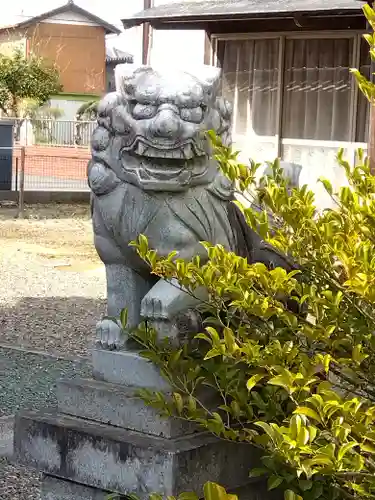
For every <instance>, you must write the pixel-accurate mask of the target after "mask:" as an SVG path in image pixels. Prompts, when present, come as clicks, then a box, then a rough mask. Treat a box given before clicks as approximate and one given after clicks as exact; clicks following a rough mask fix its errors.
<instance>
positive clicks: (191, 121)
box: [116, 64, 231, 163]
mask: <svg viewBox="0 0 375 500" xmlns="http://www.w3.org/2000/svg"><path fill="white" fill-rule="evenodd" d="M219 85H220V69H219V68H214V67H211V66H202V67H200V68H199V70H196V71H195V72H189V71H182V70H173V69H168V68H165V69H164V68H160V69H158V68H155V69H154V68H151V67H149V66H135V65H131V64H122V65H118V66H117V68H116V87H117V93H118V94H120V95H121V97H122V98H123V99H124V107H123V110H122V113H121V115H122V117H121V118H122V120H123V121H124V123H123V127H122V128H123V133H122V144H123V151H122V152H123V153H125V154H130V155H132V156H136V157H137V156H138V157H142V158H145V157H146V158H149V159H150V160H151V161H153V162H156V163H157V162H158V161H163V162H165V163H169V162H170V161H173V163H180V162H181V161H183V162H187V161H189V160H193V159H194V158H197V157H202V156H206V155H207V154H208V153H209V150H208V143H207V140H206V139H205V135H204V132H206V131H207V130H215V131H216V133H218V134H221V135H222V136H223V138H224V139H225V141H229V128H230V115H231V110H230V107H229V105H227V104H226V103H225V102H224V101H223V100H220V99H219V98H218V90H219ZM224 136H225V137H224Z"/></svg>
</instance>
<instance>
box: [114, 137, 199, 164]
mask: <svg viewBox="0 0 375 500" xmlns="http://www.w3.org/2000/svg"><path fill="white" fill-rule="evenodd" d="M124 149H125V151H127V153H129V154H133V155H137V156H143V157H147V158H153V159H159V158H160V159H167V160H185V161H188V160H193V159H194V158H196V157H201V156H204V155H205V152H204V151H203V150H202V149H200V148H198V147H197V145H196V144H195V143H194V142H191V141H189V142H185V143H184V144H178V145H176V144H175V143H174V144H165V143H164V144H158V145H155V144H151V143H149V142H147V141H145V140H144V139H142V140H140V139H138V140H137V141H135V142H134V143H133V144H132V146H130V147H128V148H124Z"/></svg>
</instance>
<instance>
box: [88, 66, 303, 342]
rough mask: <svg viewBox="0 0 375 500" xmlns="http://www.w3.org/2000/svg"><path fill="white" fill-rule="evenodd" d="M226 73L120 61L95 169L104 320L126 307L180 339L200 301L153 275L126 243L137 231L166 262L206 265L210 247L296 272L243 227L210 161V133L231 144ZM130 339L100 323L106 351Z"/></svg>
mask: <svg viewBox="0 0 375 500" xmlns="http://www.w3.org/2000/svg"><path fill="white" fill-rule="evenodd" d="M220 76H221V70H220V69H219V68H216V67H211V66H203V67H201V68H199V69H197V70H196V71H193V72H189V71H187V70H177V69H176V70H173V69H168V68H152V67H149V66H135V65H131V64H122V65H119V66H117V68H116V89H117V90H116V92H113V93H110V94H108V95H107V96H106V97H104V98H103V99H102V101H101V102H100V103H99V106H98V125H97V128H96V129H95V131H94V133H93V136H92V143H91V146H92V159H91V160H90V162H89V166H88V182H89V186H90V188H91V191H92V200H91V208H92V219H93V229H94V242H95V247H96V249H97V252H98V254H99V256H100V258H101V260H102V261H103V263H104V265H105V269H106V279H107V315H108V316H110V317H119V316H120V313H121V310H122V309H124V308H126V309H127V310H128V327H129V328H132V327H136V326H137V325H138V324H139V323H140V322H141V321H142V320H146V321H149V322H151V324H153V325H156V326H155V327H156V328H157V330H158V331H160V332H162V334H163V335H167V336H170V337H173V336H176V335H178V331H176V330H178V328H179V327H178V326H176V325H178V324H179V323H178V318H179V317H181V315H183V313H184V312H186V311H187V310H191V309H192V308H194V306H196V305H197V298H194V297H192V296H191V295H189V294H188V293H186V292H185V291H184V290H183V289H182V288H181V287H180V286H179V285H178V284H177V283H174V282H168V281H165V280H163V279H159V278H158V277H156V276H155V275H153V274H151V272H150V269H149V267H148V266H147V264H146V263H145V262H144V261H143V260H142V259H141V258H140V257H139V255H138V254H137V251H136V249H134V248H133V247H131V246H129V244H130V242H131V241H133V240H136V239H137V238H138V236H139V235H140V234H144V235H145V236H146V237H147V238H148V241H149V247H150V248H153V249H155V250H156V251H157V253H158V255H160V256H167V255H168V254H169V253H170V252H172V251H174V250H175V251H177V252H178V257H179V258H183V259H186V260H191V259H192V257H194V256H196V255H200V257H201V262H202V263H204V262H205V261H207V258H208V257H207V254H206V251H205V249H204V248H203V246H202V245H201V243H200V242H201V241H209V242H210V243H212V244H221V245H223V246H224V247H225V248H226V249H228V250H232V251H235V252H236V253H237V254H239V255H241V256H244V257H247V258H248V260H249V262H264V263H265V264H266V265H268V266H278V265H280V266H282V267H284V268H286V269H288V270H289V269H291V268H292V267H293V265H292V264H291V263H290V262H289V261H288V259H287V258H286V257H284V256H282V255H280V254H279V253H278V252H276V250H275V249H273V248H272V247H270V246H269V245H267V244H266V243H265V242H263V241H262V240H261V239H260V238H259V236H258V235H257V234H256V233H254V232H253V231H252V230H251V229H250V228H249V227H248V226H247V225H246V223H245V220H244V218H243V216H242V213H241V212H240V210H239V209H238V208H237V207H236V206H235V204H233V203H232V200H233V199H234V195H233V186H232V184H231V183H230V181H229V180H228V179H227V178H226V177H225V176H224V175H223V174H222V173H221V172H220V170H219V168H218V165H217V162H216V161H215V160H214V159H213V157H212V151H211V145H210V141H209V140H208V139H207V135H206V134H205V132H206V131H208V130H212V131H214V132H215V133H216V134H217V136H219V137H220V138H221V140H222V142H223V144H224V145H228V146H229V145H230V143H231V117H232V111H231V106H230V104H229V103H228V102H227V101H226V100H225V99H224V98H222V97H220V95H219V93H220V86H221V85H220V84H221V79H220ZM126 341H127V337H126V335H125V334H124V332H123V331H122V329H121V326H120V324H117V323H116V322H114V321H112V320H111V319H108V318H107V319H105V318H104V319H102V320H101V321H100V322H99V323H98V324H97V345H99V346H100V347H102V348H105V349H116V348H121V347H123V346H124V344H125V343H126Z"/></svg>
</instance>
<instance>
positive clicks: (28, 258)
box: [0, 205, 105, 355]
mask: <svg viewBox="0 0 375 500" xmlns="http://www.w3.org/2000/svg"><path fill="white" fill-rule="evenodd" d="M15 214H16V210H15V209H14V208H9V207H7V208H0V265H1V269H2V277H1V286H0V343H5V344H9V343H10V344H16V345H19V346H22V347H32V348H33V349H42V350H47V351H48V352H54V353H59V352H60V353H61V352H64V353H67V354H73V355H74V354H80V355H85V354H86V352H87V345H88V343H89V340H90V339H91V338H92V335H93V332H94V327H95V323H96V321H98V319H99V318H100V316H101V315H102V314H103V313H104V309H105V300H104V299H105V276H104V267H103V265H102V264H101V262H100V260H99V258H98V256H97V254H96V252H95V248H94V246H93V241H92V229H91V221H90V213H89V208H88V206H82V205H75V206H67V205H48V206H34V207H27V210H26V216H27V218H25V219H23V220H19V219H15V218H14V215H15Z"/></svg>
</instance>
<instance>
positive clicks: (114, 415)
mask: <svg viewBox="0 0 375 500" xmlns="http://www.w3.org/2000/svg"><path fill="white" fill-rule="evenodd" d="M135 391H136V389H134V388H131V387H125V386H121V385H115V384H110V383H107V382H100V381H97V380H88V379H73V380H59V382H58V384H57V400H58V408H59V411H60V412H61V413H65V414H67V415H74V416H76V417H81V418H86V419H88V420H94V421H96V422H101V423H103V424H110V425H115V426H117V427H122V428H124V429H130V430H135V431H139V432H144V433H146V434H155V435H159V436H164V437H167V438H170V437H177V436H181V435H186V434H191V433H193V432H194V431H195V430H196V426H194V425H193V424H191V423H189V422H185V421H183V420H179V419H177V418H162V417H160V415H158V413H157V411H155V410H154V409H152V408H150V407H148V406H146V405H145V403H144V401H143V400H142V399H140V398H139V397H136V395H135Z"/></svg>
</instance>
